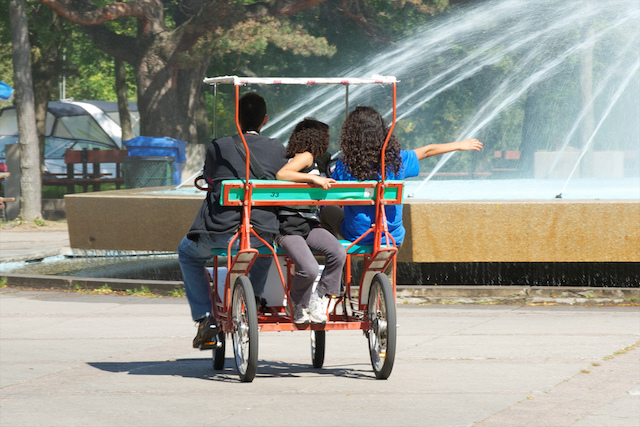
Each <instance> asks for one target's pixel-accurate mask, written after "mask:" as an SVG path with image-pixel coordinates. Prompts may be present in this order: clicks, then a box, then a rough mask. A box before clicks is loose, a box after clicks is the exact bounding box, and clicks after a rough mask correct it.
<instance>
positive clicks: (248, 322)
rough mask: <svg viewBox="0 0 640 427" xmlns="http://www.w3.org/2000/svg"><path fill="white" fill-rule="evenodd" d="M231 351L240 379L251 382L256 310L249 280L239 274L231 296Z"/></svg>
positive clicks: (255, 364) (255, 360)
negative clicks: (233, 354)
mask: <svg viewBox="0 0 640 427" xmlns="http://www.w3.org/2000/svg"><path fill="white" fill-rule="evenodd" d="M231 322H232V325H233V326H232V331H231V336H232V337H233V351H234V353H235V359H236V367H237V368H238V374H239V375H240V381H242V382H251V381H253V378H254V377H255V375H256V370H257V367H258V312H257V311H256V299H255V296H254V294H253V287H252V286H251V281H250V280H249V278H248V277H246V276H239V277H238V278H237V279H236V281H235V284H234V285H233V294H232V296H231Z"/></svg>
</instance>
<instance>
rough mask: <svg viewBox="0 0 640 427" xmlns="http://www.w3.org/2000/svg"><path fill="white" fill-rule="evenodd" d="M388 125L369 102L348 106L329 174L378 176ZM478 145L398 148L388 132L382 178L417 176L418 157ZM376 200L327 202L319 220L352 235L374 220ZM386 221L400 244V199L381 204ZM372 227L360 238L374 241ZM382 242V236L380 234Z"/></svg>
mask: <svg viewBox="0 0 640 427" xmlns="http://www.w3.org/2000/svg"><path fill="white" fill-rule="evenodd" d="M388 132H389V127H388V125H387V124H386V122H385V121H384V119H383V118H382V116H381V115H380V114H379V113H378V112H377V111H376V110H375V109H373V108H371V107H357V108H356V109H355V110H354V111H352V112H351V113H350V114H349V115H348V116H347V119H346V120H345V122H344V124H343V125H342V129H341V130H340V148H341V150H342V152H343V157H342V158H340V159H339V160H338V162H337V163H336V167H335V169H334V171H333V172H332V174H331V177H332V178H333V179H335V180H337V181H366V180H379V179H380V178H381V175H380V168H381V160H382V159H381V155H380V154H381V153H380V150H382V146H383V144H384V141H385V139H386V137H387V134H388ZM468 150H475V151H481V150H482V142H480V141H478V140H477V139H464V140H462V141H458V142H449V143H445V144H429V145H425V146H424V147H421V148H416V149H415V150H402V149H400V143H399V142H398V139H397V138H396V136H395V135H393V134H392V135H391V137H390V138H389V142H388V144H387V148H386V153H385V168H386V174H385V178H386V179H390V180H403V179H405V178H410V177H413V176H417V175H418V173H419V172H420V164H419V162H420V160H422V159H426V158H427V157H431V156H437V155H440V154H445V153H448V152H451V151H468ZM375 214H376V211H375V206H363V205H356V206H344V208H340V207H339V206H326V207H325V208H323V209H322V212H321V214H320V215H321V217H320V221H321V224H322V226H323V227H325V228H327V229H328V230H329V231H331V232H332V233H333V234H334V235H336V236H338V238H343V239H347V240H351V241H354V240H356V239H357V238H358V237H360V236H361V235H363V234H364V233H365V232H366V231H367V230H369V229H370V228H371V225H372V224H373V223H375ZM385 214H386V216H387V226H388V229H389V232H390V233H391V236H392V237H393V239H394V240H395V241H396V245H398V246H399V245H400V244H401V243H402V241H403V240H404V235H405V229H404V226H403V225H402V205H389V206H386V207H385ZM373 239H374V235H373V233H369V234H368V235H367V236H365V237H364V238H363V239H362V240H361V241H360V243H362V244H372V243H373ZM383 243H384V240H383Z"/></svg>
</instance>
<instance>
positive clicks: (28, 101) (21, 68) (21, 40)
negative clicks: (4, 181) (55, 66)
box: [9, 0, 42, 221]
mask: <svg viewBox="0 0 640 427" xmlns="http://www.w3.org/2000/svg"><path fill="white" fill-rule="evenodd" d="M9 19H10V22H11V38H12V47H13V81H14V84H15V93H16V95H15V99H16V110H17V113H18V130H19V132H20V169H21V171H22V175H21V178H20V190H21V195H22V197H21V205H20V206H21V215H22V217H23V218H24V219H25V220H27V221H33V220H35V219H39V218H42V214H41V211H42V192H41V189H42V182H41V181H40V150H39V148H38V134H37V132H36V116H35V107H34V93H33V83H32V78H31V45H30V43H29V31H28V29H27V14H26V12H25V6H24V0H11V3H10V4H9Z"/></svg>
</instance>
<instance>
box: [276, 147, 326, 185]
mask: <svg viewBox="0 0 640 427" xmlns="http://www.w3.org/2000/svg"><path fill="white" fill-rule="evenodd" d="M312 164H313V155H312V154H311V153H309V152H308V151H305V152H303V153H298V154H296V155H295V156H294V157H293V159H291V160H289V163H287V164H286V165H284V166H283V167H282V169H280V170H279V171H278V173H276V179H281V180H283V181H293V182H309V183H312V184H316V185H318V186H320V187H322V188H323V189H325V190H328V189H329V188H330V187H331V184H332V183H334V182H336V180H335V179H332V178H324V177H321V176H318V175H312V174H310V173H303V172H300V171H301V170H303V169H305V168H308V167H309V166H311V165H312Z"/></svg>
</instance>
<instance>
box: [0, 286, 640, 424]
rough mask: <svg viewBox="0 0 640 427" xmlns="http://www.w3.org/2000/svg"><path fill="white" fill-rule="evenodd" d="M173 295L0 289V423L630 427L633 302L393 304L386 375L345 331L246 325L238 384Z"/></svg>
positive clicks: (638, 371) (637, 366) (635, 333)
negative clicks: (216, 362)
mask: <svg viewBox="0 0 640 427" xmlns="http://www.w3.org/2000/svg"><path fill="white" fill-rule="evenodd" d="M194 333H195V327H194V325H193V324H192V322H191V321H190V318H189V310H188V305H187V303H186V301H185V299H183V298H178V299H174V298H141V297H131V296H117V295H84V294H77V293H63V292H56V291H24V290H19V289H15V288H10V287H7V288H4V289H1V290H0V361H1V362H2V363H1V367H0V425H1V426H3V427H4V426H34V425H46V426H133V425H136V426H199V425H201V426H217V425H220V426H227V425H230V426H231V425H234V426H263V425H264V426H307V425H308V426H321V425H322V426H344V425H348V426H360V425H367V426H369V425H388V426H581V427H584V426H611V427H613V426H615V427H621V426H637V425H638V424H639V421H640V360H639V359H640V347H639V345H638V343H639V341H640V311H639V310H638V307H576V306H572V307H570V306H516V305H490V306H482V305H452V306H443V305H411V304H400V305H398V347H397V355H396V361H395V365H394V369H393V372H392V374H391V376H390V378H389V379H388V380H386V381H380V380H375V379H374V375H373V372H372V370H371V366H370V363H369V356H368V348H367V342H366V340H365V338H364V337H363V336H362V333H361V332H359V331H331V332H329V333H328V334H327V354H326V359H325V366H324V367H323V368H322V369H313V368H312V367H311V360H310V349H309V334H308V333H306V332H286V333H285V332H280V333H277V332H274V333H260V338H259V339H260V353H259V366H258V374H257V376H256V378H255V380H254V381H253V382H252V383H246V384H245V383H240V382H239V380H238V376H237V374H236V370H235V365H234V362H233V354H232V350H231V348H230V346H229V347H228V349H227V360H226V364H225V368H224V370H223V371H214V370H213V369H212V366H211V353H210V352H200V351H198V350H194V349H191V348H190V346H191V339H192V338H193V335H194Z"/></svg>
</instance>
